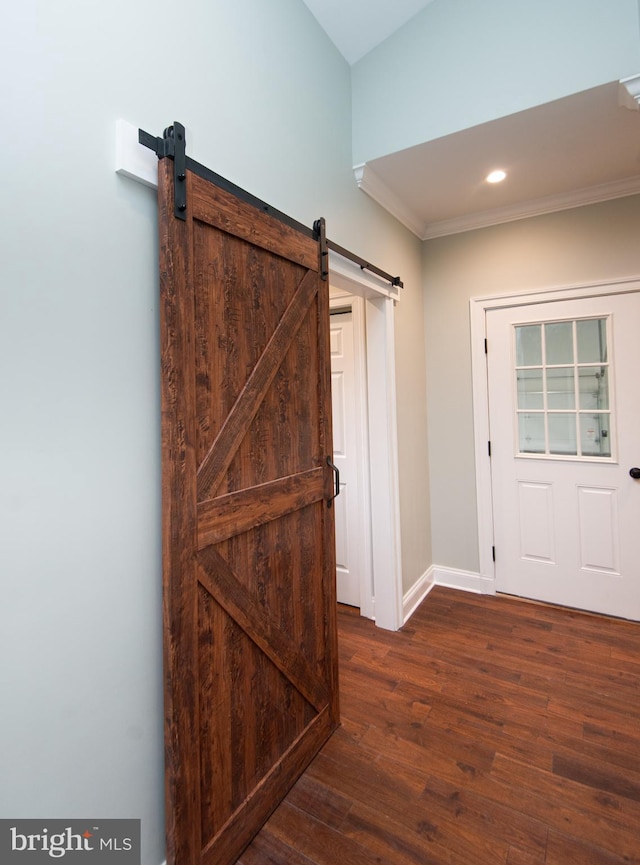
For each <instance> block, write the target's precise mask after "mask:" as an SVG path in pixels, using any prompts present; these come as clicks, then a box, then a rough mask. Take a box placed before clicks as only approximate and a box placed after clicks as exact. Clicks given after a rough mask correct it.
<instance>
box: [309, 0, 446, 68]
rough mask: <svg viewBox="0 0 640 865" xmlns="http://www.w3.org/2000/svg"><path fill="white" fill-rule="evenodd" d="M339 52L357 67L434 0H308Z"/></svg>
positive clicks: (310, 7) (312, 10)
mask: <svg viewBox="0 0 640 865" xmlns="http://www.w3.org/2000/svg"><path fill="white" fill-rule="evenodd" d="M304 2H305V4H306V5H307V6H308V7H309V9H310V10H311V12H312V14H313V15H314V17H315V18H316V19H317V21H318V23H319V24H320V25H321V27H322V29H323V30H324V31H325V32H326V33H327V35H328V36H329V38H330V39H331V41H332V42H333V44H334V45H335V46H336V48H337V49H338V51H340V53H341V54H342V56H343V57H344V58H345V60H347V62H348V63H350V64H353V63H355V62H356V61H357V60H359V59H360V58H361V57H364V55H365V54H367V53H368V52H369V51H371V49H372V48H375V46H376V45H379V44H380V42H384V40H385V39H386V38H387V37H388V36H391V34H392V33H394V32H395V31H396V30H397V29H398V28H399V27H402V25H403V24H405V23H406V22H407V21H408V20H409V19H410V18H413V16H414V15H416V14H417V13H418V12H419V11H420V10H421V9H424V7H425V6H428V5H429V3H431V2H432V0H304Z"/></svg>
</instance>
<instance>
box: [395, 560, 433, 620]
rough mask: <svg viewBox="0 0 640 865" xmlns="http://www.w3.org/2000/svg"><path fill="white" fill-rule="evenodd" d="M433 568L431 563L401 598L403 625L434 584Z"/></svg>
mask: <svg viewBox="0 0 640 865" xmlns="http://www.w3.org/2000/svg"><path fill="white" fill-rule="evenodd" d="M433 570H434V569H433V565H432V566H431V567H430V568H429V570H428V571H425V572H424V574H423V575H422V576H421V577H420V578H419V579H418V580H416V582H415V583H414V584H413V585H412V586H411V588H410V589H409V591H408V592H407V593H406V594H405V596H404V597H403V598H402V623H403V624H404V625H406V624H407V622H408V621H409V619H410V618H411V616H412V615H413V614H414V613H415V611H416V610H417V609H418V607H419V606H420V604H421V603H422V602H423V601H424V599H425V598H426V597H427V595H428V594H429V592H430V591H431V589H432V588H433V587H434V586H435V580H434V576H433Z"/></svg>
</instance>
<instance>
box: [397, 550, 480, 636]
mask: <svg viewBox="0 0 640 865" xmlns="http://www.w3.org/2000/svg"><path fill="white" fill-rule="evenodd" d="M434 586H446V587H447V588H449V589H459V590H460V591H463V592H475V594H478V595H494V594H495V591H496V590H495V585H494V580H493V577H483V576H482V574H478V573H475V572H474V571H459V570H458V569H457V568H445V567H440V566H438V565H431V567H430V568H429V569H428V570H427V571H425V573H424V574H423V575H422V576H421V577H420V578H419V579H418V580H416V582H415V583H414V584H413V586H411V588H410V589H409V591H408V592H407V593H406V594H405V596H404V597H403V599H402V621H403V624H405V625H406V623H407V622H408V621H409V619H410V618H411V616H412V615H413V614H414V613H415V611H416V610H417V608H418V607H419V606H420V604H421V603H422V602H423V601H424V599H425V598H426V597H427V595H428V594H429V592H430V591H431V590H432V589H433V588H434Z"/></svg>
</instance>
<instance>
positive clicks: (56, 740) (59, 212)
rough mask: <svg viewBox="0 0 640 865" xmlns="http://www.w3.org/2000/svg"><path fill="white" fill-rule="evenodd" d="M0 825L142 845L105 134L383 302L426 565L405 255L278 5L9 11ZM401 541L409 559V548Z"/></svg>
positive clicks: (133, 295) (145, 411)
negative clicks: (53, 825)
mask: <svg viewBox="0 0 640 865" xmlns="http://www.w3.org/2000/svg"><path fill="white" fill-rule="evenodd" d="M0 43H1V44H0V48H1V50H0V72H1V77H2V81H3V97H2V105H3V118H4V122H5V132H4V134H3V145H2V155H3V177H2V189H3V204H2V232H1V233H0V238H1V239H0V244H1V245H2V253H1V255H0V292H1V300H0V302H1V305H2V309H1V313H0V353H1V360H0V364H1V369H2V376H1V379H0V399H1V405H2V429H1V433H0V435H1V437H2V442H1V450H0V461H1V463H2V468H1V475H2V478H1V483H0V526H1V529H0V532H1V533H2V537H1V542H0V543H1V552H0V555H1V563H0V575H1V581H2V603H1V604H0V644H1V645H0V658H1V661H0V665H1V668H0V689H1V693H2V704H3V709H2V713H0V742H2V745H1V746H0V778H1V779H2V781H1V784H0V816H2V817H34V816H44V817H63V818H64V817H68V816H89V815H93V816H95V817H103V818H107V817H117V816H122V817H141V818H142V827H143V863H144V865H158V863H159V862H161V860H162V859H163V857H164V846H163V826H162V820H163V811H162V799H163V764H162V748H163V745H162V694H161V686H162V683H161V627H160V616H161V610H160V572H161V562H160V454H159V450H160V448H159V359H158V334H157V329H158V324H157V318H158V304H157V284H158V274H157V257H158V250H157V241H156V219H157V215H156V204H155V194H154V193H153V192H152V191H151V190H149V189H146V188H144V187H142V186H141V185H139V184H136V183H133V182H131V181H129V180H126V179H124V178H121V177H118V176H116V174H115V173H114V155H115V154H114V151H115V123H116V120H117V119H118V118H119V117H123V118H124V119H126V120H128V121H130V122H132V123H135V124H136V125H139V126H141V127H143V128H145V129H147V130H148V131H149V132H152V133H154V134H161V132H162V129H163V128H164V126H166V125H168V124H169V123H171V122H172V121H173V120H179V121H181V122H183V123H184V124H185V125H186V126H187V128H188V130H191V133H192V134H191V138H190V140H189V144H188V152H189V153H190V155H191V156H193V157H194V158H196V159H197V160H199V161H201V162H203V163H205V164H207V165H209V166H211V167H212V168H214V169H215V170H216V171H218V172H219V173H220V174H223V175H225V176H227V177H229V178H230V179H231V180H233V181H235V182H236V183H239V184H240V185H241V186H243V187H245V188H247V189H249V190H250V191H252V192H253V193H255V194H256V195H258V196H260V197H262V198H264V199H265V200H267V201H269V202H270V203H272V204H273V205H274V206H276V207H278V208H279V209H281V210H283V211H285V212H288V213H290V214H291V215H292V216H294V217H296V218H297V219H299V220H301V221H303V222H305V223H306V224H311V222H312V221H313V220H314V219H315V218H317V217H318V216H321V215H323V216H325V217H326V219H327V223H328V230H329V235H330V237H331V238H332V239H334V240H335V241H336V242H338V243H340V244H342V245H344V246H347V247H349V248H352V249H353V250H354V251H356V252H358V253H360V254H361V255H363V256H364V257H368V258H370V259H372V260H374V261H375V262H376V263H378V264H379V265H380V266H381V267H383V268H385V269H387V270H389V271H392V272H393V273H400V274H401V276H402V277H403V279H404V280H405V283H406V286H407V287H406V289H405V292H404V296H403V301H402V304H401V305H400V306H399V307H398V316H397V334H396V336H397V344H398V351H397V365H398V373H399V376H400V378H401V384H400V387H399V394H400V396H399V424H400V430H399V439H400V452H401V457H400V458H401V465H400V474H401V484H402V488H401V497H402V513H403V518H404V519H405V520H406V526H405V527H404V528H405V530H404V531H403V564H404V570H405V574H407V575H409V576H408V577H407V579H409V580H411V581H413V580H414V579H416V578H417V577H419V576H420V575H421V574H422V573H423V572H424V570H425V569H426V567H427V566H428V565H429V563H430V547H429V515H428V510H427V502H426V496H427V492H426V491H427V487H428V476H427V452H426V438H427V436H426V411H425V408H424V393H425V387H426V385H425V373H424V370H425V360H424V334H423V330H422V327H421V324H420V322H421V321H422V319H421V311H422V298H421V292H422V285H421V249H420V244H419V242H418V241H417V240H416V239H415V238H414V237H413V236H411V235H410V234H409V233H408V232H407V231H406V230H405V229H404V228H402V227H401V226H399V225H398V224H397V223H396V222H395V221H394V220H393V219H392V218H390V217H389V216H388V215H387V214H385V213H384V212H383V211H382V210H381V209H380V208H379V207H378V206H377V205H376V204H374V203H373V202H372V201H370V200H369V199H368V198H367V197H366V196H365V195H364V194H363V193H361V192H360V191H359V190H358V189H357V188H356V186H355V183H354V180H353V175H352V172H351V125H350V124H351V99H350V72H349V68H348V66H347V64H346V63H345V62H344V61H343V59H342V58H341V57H340V55H339V54H338V53H337V51H336V50H335V49H334V48H333V47H332V46H331V44H330V43H329V41H328V39H327V38H326V37H325V36H324V34H323V33H322V31H320V29H319V27H318V26H317V24H316V22H315V20H314V19H313V18H312V17H311V15H310V13H309V12H308V10H307V9H306V7H305V6H304V4H303V3H302V2H301V0H269V2H268V3H265V2H264V0H222V2H213V3H212V2H210V0H183V2H182V3H180V4H176V3H174V2H171V3H170V2H167V0H154V2H151V0H137V2H135V3H131V2H129V0H127V2H125V0H112V2H110V3H108V4H95V3H87V2H85V0H58V2H56V3H48V2H45V0H23V2H21V3H13V4H11V5H9V6H8V7H7V8H6V9H5V10H4V14H3V25H2V28H1V30H0ZM416 538H419V540H416Z"/></svg>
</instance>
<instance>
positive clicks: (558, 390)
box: [486, 292, 640, 620]
mask: <svg viewBox="0 0 640 865" xmlns="http://www.w3.org/2000/svg"><path fill="white" fill-rule="evenodd" d="M486 315H487V320H486V333H487V341H488V356H487V368H488V386H489V424H490V436H491V477H492V490H493V508H494V533H495V551H496V562H495V576H496V589H497V591H499V592H506V593H508V594H513V595H519V596H522V597H527V598H534V599H537V600H542V601H549V602H552V603H557V604H563V605H566V606H571V607H578V608H580V609H585V610H591V611H594V612H600V613H606V614H609V615H614V616H622V617H625V618H630V619H636V620H640V563H639V562H640V559H639V557H638V550H637V536H638V532H639V531H640V479H634V478H633V476H632V474H630V470H631V469H633V468H636V467H638V466H640V388H639V387H638V384H637V377H638V371H639V370H640V340H638V336H637V326H638V322H640V293H637V292H629V293H626V294H623V293H621V294H612V295H607V296H598V297H590V298H583V299H579V300H566V301H557V302H545V303H539V304H531V305H527V306H515V307H509V308H502V309H492V310H488V311H487V314H486ZM633 474H635V473H633ZM638 474H640V471H639V472H638Z"/></svg>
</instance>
